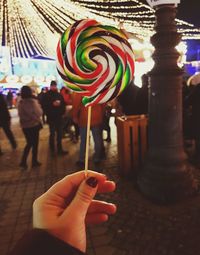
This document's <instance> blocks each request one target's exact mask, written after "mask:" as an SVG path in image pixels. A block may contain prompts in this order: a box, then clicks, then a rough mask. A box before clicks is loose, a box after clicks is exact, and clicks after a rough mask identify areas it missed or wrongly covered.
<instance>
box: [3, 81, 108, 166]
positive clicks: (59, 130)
mask: <svg viewBox="0 0 200 255" xmlns="http://www.w3.org/2000/svg"><path fill="white" fill-rule="evenodd" d="M0 107H1V109H2V110H1V111H0V114H1V115H0V126H1V127H2V129H3V130H4V132H5V134H6V136H7V137H8V139H9V141H10V143H11V145H12V148H13V149H16V148H17V142H16V140H15V137H14V135H13V132H12V131H11V121H10V120H11V117H10V112H9V109H8V108H9V106H8V104H6V98H5V97H4V96H3V94H0ZM17 110H18V116H19V122H20V126H21V129H22V132H23V134H24V137H25V141H26V144H25V147H24V150H23V153H22V157H21V161H20V163H19V166H20V167H21V168H22V169H27V168H28V165H27V159H28V156H29V153H30V151H31V150H32V168H34V167H39V166H40V165H41V164H42V162H39V161H38V146H39V141H40V139H39V134H40V130H41V129H42V127H43V125H44V124H47V125H48V126H49V150H50V153H51V155H52V156H54V155H56V154H57V155H67V154H68V151H67V150H64V149H63V144H62V143H63V141H62V140H63V137H64V136H65V135H66V134H67V133H68V134H69V135H70V138H71V139H72V141H73V142H74V143H77V142H78V140H79V139H80V151H79V156H78V158H77V162H76V164H77V166H79V167H81V168H82V167H84V164H85V162H84V161H85V146H86V126H87V107H85V106H84V105H83V104H82V96H81V95H80V94H75V93H71V92H70V91H69V90H68V89H67V88H66V87H62V88H61V90H60V91H59V89H58V87H57V83H56V81H51V83H50V87H49V89H48V90H46V89H45V88H43V89H42V90H41V92H40V93H39V94H38V95H35V93H33V91H32V89H31V87H29V86H23V87H22V88H21V91H20V96H19V98H18V100H17ZM110 116H111V115H109V114H108V110H107V107H106V104H103V105H96V106H94V107H92V116H91V131H92V136H93V140H94V156H93V161H94V163H95V164H99V163H100V162H101V160H102V159H104V158H105V149H104V143H103V129H105V130H106V131H107V133H108V136H107V139H105V140H106V141H107V142H111V135H110V132H111V130H110V127H109V118H110ZM103 122H105V123H103ZM0 154H1V155H2V154H3V152H2V150H0Z"/></svg>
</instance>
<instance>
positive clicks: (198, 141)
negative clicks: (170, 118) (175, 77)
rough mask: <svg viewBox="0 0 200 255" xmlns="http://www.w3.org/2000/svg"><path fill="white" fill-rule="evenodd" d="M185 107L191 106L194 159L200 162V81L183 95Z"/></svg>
mask: <svg viewBox="0 0 200 255" xmlns="http://www.w3.org/2000/svg"><path fill="white" fill-rule="evenodd" d="M184 106H185V107H189V106H190V107H191V127H192V133H193V138H194V140H195V160H197V162H198V163H200V83H199V84H197V85H196V86H195V87H194V88H193V90H192V91H191V93H190V94H189V95H188V96H186V97H185V100H184Z"/></svg>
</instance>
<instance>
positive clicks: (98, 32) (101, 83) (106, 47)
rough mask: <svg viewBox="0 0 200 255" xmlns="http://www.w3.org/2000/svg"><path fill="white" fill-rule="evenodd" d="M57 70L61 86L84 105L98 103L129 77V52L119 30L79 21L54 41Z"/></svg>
mask: <svg viewBox="0 0 200 255" xmlns="http://www.w3.org/2000/svg"><path fill="white" fill-rule="evenodd" d="M57 69H58V72H59V74H60V76H61V78H62V79H63V81H64V83H65V85H66V86H67V87H69V88H70V89H72V90H73V91H75V92H77V93H81V94H82V95H83V96H84V97H83V104H84V105H85V106H92V105H93V104H97V103H99V104H102V103H106V102H108V101H110V100H112V99H113V98H115V97H117V96H118V95H119V94H120V93H121V92H122V91H123V90H124V89H125V88H126V86H127V85H128V84H129V83H130V81H131V80H132V79H133V75H134V56H133V51H132V48H131V46H130V44H129V42H128V41H127V38H126V36H125V34H124V33H123V32H122V31H121V30H119V29H117V28H115V27H112V26H105V25H101V24H100V23H98V22H97V21H95V20H91V19H86V20H80V21H77V22H75V23H74V24H73V25H71V26H70V27H69V28H68V29H67V30H66V31H65V32H64V33H63V34H62V36H61V38H60V40H59V42H58V46H57Z"/></svg>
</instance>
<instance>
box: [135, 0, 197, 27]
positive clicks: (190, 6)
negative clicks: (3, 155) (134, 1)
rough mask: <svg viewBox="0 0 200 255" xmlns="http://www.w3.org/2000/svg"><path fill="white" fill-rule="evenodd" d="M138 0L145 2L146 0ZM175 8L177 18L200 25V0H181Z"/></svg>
mask: <svg viewBox="0 0 200 255" xmlns="http://www.w3.org/2000/svg"><path fill="white" fill-rule="evenodd" d="M140 1H141V2H142V3H145V4H147V2H146V0H140ZM177 10H178V12H177V18H179V19H182V20H184V21H187V22H191V23H192V24H194V25H195V26H197V27H200V0H181V3H180V4H179V5H178V9H177Z"/></svg>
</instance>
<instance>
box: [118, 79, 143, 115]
mask: <svg viewBox="0 0 200 255" xmlns="http://www.w3.org/2000/svg"><path fill="white" fill-rule="evenodd" d="M139 90H140V88H139V87H137V86H136V85H135V84H134V81H132V82H131V83H130V84H129V85H128V86H127V87H126V88H125V90H124V91H123V92H122V94H120V95H119V96H118V97H117V101H118V102H119V104H120V106H121V108H122V112H123V114H125V115H134V114H137V109H136V96H137V93H138V91H139Z"/></svg>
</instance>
